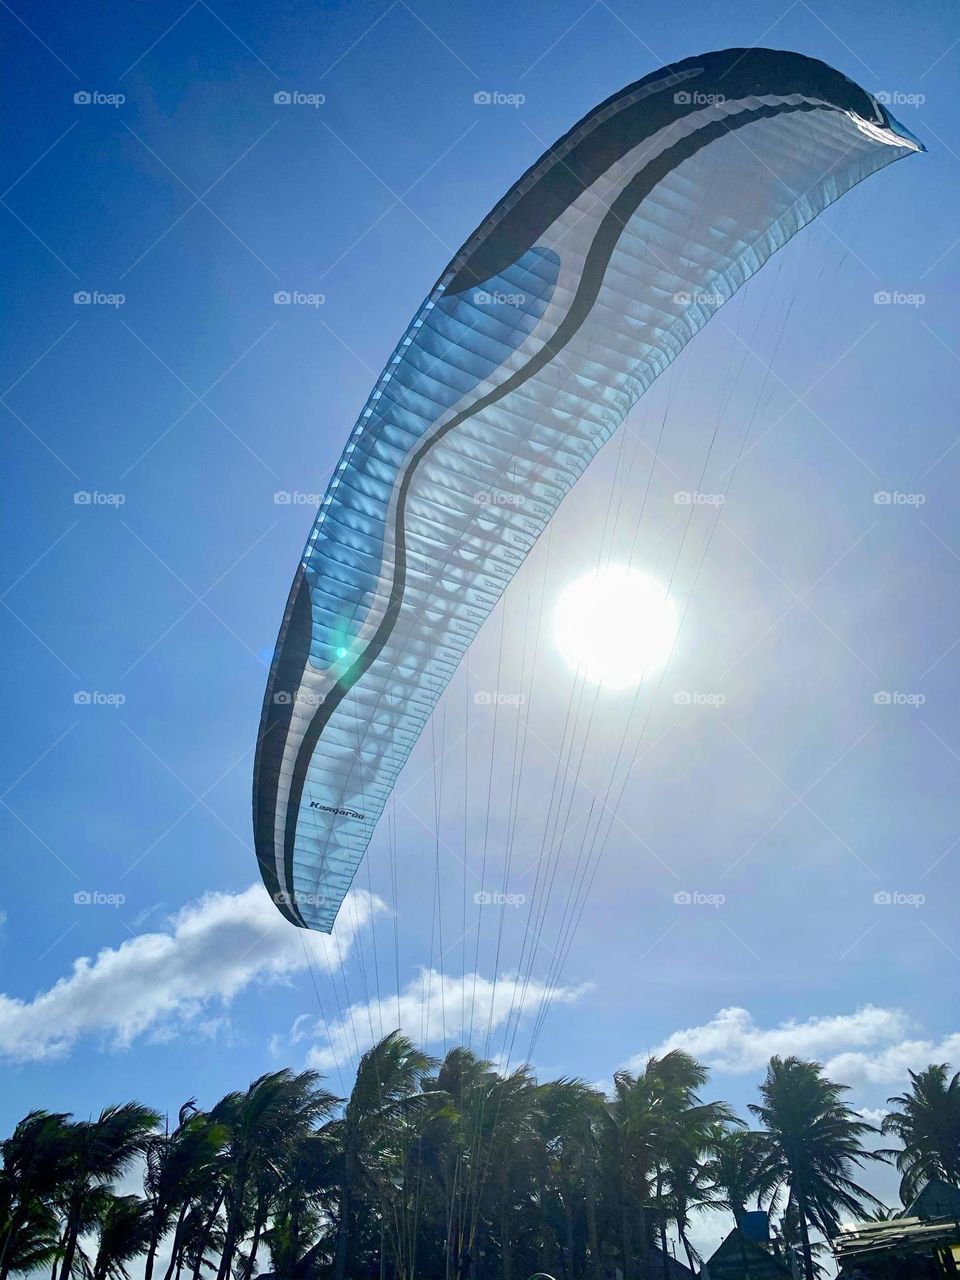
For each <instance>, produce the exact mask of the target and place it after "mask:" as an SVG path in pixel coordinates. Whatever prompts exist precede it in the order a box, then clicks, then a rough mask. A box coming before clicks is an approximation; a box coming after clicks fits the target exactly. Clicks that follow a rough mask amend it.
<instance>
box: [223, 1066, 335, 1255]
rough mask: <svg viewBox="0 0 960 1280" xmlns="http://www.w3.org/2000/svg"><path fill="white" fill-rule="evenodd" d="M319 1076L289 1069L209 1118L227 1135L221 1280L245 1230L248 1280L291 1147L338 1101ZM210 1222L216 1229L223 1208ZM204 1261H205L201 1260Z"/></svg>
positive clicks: (231, 1097) (226, 1101) (230, 1097)
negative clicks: (249, 1233)
mask: <svg viewBox="0 0 960 1280" xmlns="http://www.w3.org/2000/svg"><path fill="white" fill-rule="evenodd" d="M319 1080H320V1077H319V1076H318V1074H317V1073H316V1072H315V1071H303V1072H301V1073H300V1074H299V1075H295V1074H294V1073H293V1072H292V1071H290V1070H289V1069H284V1070H282V1071H274V1072H271V1073H270V1074H268V1075H263V1076H260V1077H259V1079H257V1080H254V1082H253V1084H251V1085H250V1087H249V1089H247V1091H246V1093H231V1094H227V1096H226V1097H225V1098H223V1099H221V1101H220V1102H218V1103H217V1105H216V1106H215V1107H214V1108H213V1110H212V1111H211V1112H210V1119H211V1120H212V1121H213V1123H214V1124H215V1125H222V1126H223V1128H224V1130H225V1131H226V1135H227V1136H226V1141H225V1143H224V1146H223V1151H222V1156H221V1163H222V1168H223V1184H222V1204H223V1209H224V1213H225V1224H224V1241H223V1249H222V1253H221V1257H220V1266H219V1269H218V1272H217V1280H228V1277H229V1276H230V1275H231V1271H232V1268H233V1263H234V1258H235V1256H236V1253H237V1250H238V1248H239V1246H240V1243H241V1241H242V1240H243V1238H244V1236H245V1234H246V1230H247V1228H250V1229H251V1231H252V1240H251V1245H250V1250H249V1253H248V1254H247V1256H246V1257H245V1259H244V1262H243V1267H242V1271H241V1275H242V1276H243V1277H244V1280H249V1276H251V1275H252V1273H253V1269H254V1266H255V1265H256V1257H257V1251H258V1248H259V1244H260V1239H261V1236H262V1234H263V1229H264V1227H265V1226H266V1224H267V1220H268V1218H269V1213H270V1202H271V1197H272V1195H273V1193H274V1192H275V1190H276V1187H277V1185H278V1181H279V1180H280V1179H281V1178H282V1175H283V1170H284V1168H285V1166H286V1163H287V1161H288V1159H289V1156H290V1151H291V1148H292V1147H293V1146H295V1145H296V1143H297V1142H298V1141H299V1140H300V1139H301V1138H303V1137H305V1136H306V1135H307V1134H308V1133H310V1132H312V1131H313V1129H314V1126H315V1125H316V1123H317V1122H318V1121H319V1120H321V1119H323V1118H324V1117H326V1116H328V1115H329V1114H330V1113H331V1112H332V1110H333V1108H334V1106H335V1105H336V1102H337V1099H336V1098H335V1097H334V1096H333V1094H330V1093H327V1092H326V1090H323V1089H321V1088H320V1087H319ZM214 1203H215V1205H216V1208H215V1210H214V1212H213V1213H212V1215H211V1217H210V1220H209V1221H210V1226H211V1228H212V1226H213V1223H214V1221H215V1219H216V1216H217V1213H218V1212H219V1204H217V1202H216V1199H215V1202H214ZM200 1260H201V1261H202V1255H201V1259H200Z"/></svg>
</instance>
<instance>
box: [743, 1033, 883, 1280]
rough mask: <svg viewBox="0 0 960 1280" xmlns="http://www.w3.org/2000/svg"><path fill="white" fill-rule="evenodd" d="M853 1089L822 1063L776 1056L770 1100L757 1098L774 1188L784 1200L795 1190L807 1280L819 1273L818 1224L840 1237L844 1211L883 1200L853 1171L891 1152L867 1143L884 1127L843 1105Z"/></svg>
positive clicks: (767, 1087) (765, 1092)
mask: <svg viewBox="0 0 960 1280" xmlns="http://www.w3.org/2000/svg"><path fill="white" fill-rule="evenodd" d="M846 1092H847V1086H846V1085H840V1084H835V1083H834V1082H833V1081H832V1080H828V1079H827V1078H826V1077H825V1076H824V1074H823V1068H822V1067H821V1066H820V1065H819V1064H818V1063H816V1062H801V1061H800V1059H799V1058H794V1057H790V1058H779V1057H774V1058H771V1059H770V1064H769V1066H768V1068H767V1076H766V1079H765V1080H764V1081H763V1083H762V1084H761V1086H760V1096H761V1099H762V1101H761V1102H760V1104H755V1103H751V1104H750V1110H751V1111H752V1112H753V1114H754V1115H755V1116H756V1117H757V1119H758V1120H759V1121H760V1123H761V1125H762V1126H763V1130H764V1133H765V1135H766V1139H767V1142H768V1147H767V1153H766V1159H765V1162H764V1168H763V1176H764V1178H765V1179H766V1180H767V1184H768V1186H769V1188H770V1192H769V1194H770V1196H771V1198H772V1199H773V1200H776V1199H777V1197H778V1196H779V1195H780V1193H781V1192H783V1191H785V1190H787V1189H789V1197H788V1213H789V1210H790V1206H791V1204H792V1205H795V1207H796V1213H797V1225H798V1227H799V1235H800V1243H801V1246H802V1250H803V1265H804V1272H805V1275H806V1280H814V1276H815V1272H814V1260H813V1250H812V1248H811V1244H810V1228H811V1226H812V1227H815V1228H816V1229H817V1230H818V1231H821V1232H822V1233H823V1234H824V1235H825V1236H827V1237H828V1238H829V1237H831V1236H835V1235H836V1234H837V1233H838V1231H839V1229H840V1223H839V1219H838V1216H837V1214H838V1210H840V1209H846V1210H847V1211H848V1212H850V1213H852V1214H854V1215H857V1214H860V1215H862V1213H863V1210H864V1206H865V1205H868V1204H878V1203H879V1201H878V1200H877V1198H876V1197H875V1196H873V1195H871V1194H870V1192H869V1191H866V1190H865V1189H864V1188H863V1187H861V1186H858V1185H857V1183H855V1182H853V1181H852V1180H851V1177H850V1174H851V1173H852V1172H853V1171H854V1169H856V1168H858V1167H859V1166H860V1165H862V1164H863V1163H864V1162H865V1161H867V1160H879V1159H883V1155H882V1153H881V1152H878V1151H867V1150H865V1149H864V1146H863V1142H862V1139H863V1138H864V1137H866V1136H867V1135H868V1134H872V1133H877V1132H878V1130H877V1129H875V1128H874V1127H873V1125H870V1124H868V1123H867V1122H866V1121H865V1120H863V1119H861V1117H860V1116H858V1115H857V1114H856V1112H854V1111H852V1110H851V1109H850V1108H849V1107H848V1106H846V1105H845V1104H844V1103H843V1101H842V1097H843V1095H844V1093H846Z"/></svg>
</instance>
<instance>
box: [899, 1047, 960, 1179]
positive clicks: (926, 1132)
mask: <svg viewBox="0 0 960 1280" xmlns="http://www.w3.org/2000/svg"><path fill="white" fill-rule="evenodd" d="M949 1073H950V1068H949V1067H948V1065H947V1064H946V1063H945V1062H941V1063H939V1064H933V1063H931V1064H930V1066H929V1067H926V1068H925V1069H924V1070H923V1071H911V1072H910V1089H909V1091H908V1092H907V1093H902V1094H897V1095H896V1096H895V1097H892V1098H888V1099H887V1101H888V1102H890V1103H893V1104H894V1105H895V1106H896V1110H895V1111H891V1112H890V1113H889V1115H886V1116H885V1117H884V1119H883V1123H882V1125H881V1132H882V1133H884V1134H893V1136H894V1137H896V1138H898V1139H899V1141H900V1142H901V1143H902V1150H900V1151H890V1152H888V1154H889V1155H892V1156H894V1158H895V1160H896V1165H897V1168H898V1169H899V1170H900V1173H901V1174H902V1181H901V1183H900V1199H901V1200H902V1202H903V1203H904V1204H909V1203H910V1201H911V1200H912V1199H913V1198H914V1196H916V1194H917V1192H918V1191H920V1189H921V1188H922V1186H923V1184H924V1183H926V1182H929V1181H930V1179H931V1178H939V1179H941V1180H942V1181H943V1182H949V1183H951V1184H952V1185H953V1186H955V1187H956V1186H960V1072H957V1073H956V1074H954V1075H953V1076H950V1074H949Z"/></svg>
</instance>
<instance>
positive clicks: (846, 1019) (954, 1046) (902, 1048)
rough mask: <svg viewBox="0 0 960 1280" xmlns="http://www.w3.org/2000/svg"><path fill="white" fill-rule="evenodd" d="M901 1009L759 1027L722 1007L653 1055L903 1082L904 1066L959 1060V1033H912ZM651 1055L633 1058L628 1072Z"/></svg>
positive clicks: (719, 1066)
mask: <svg viewBox="0 0 960 1280" xmlns="http://www.w3.org/2000/svg"><path fill="white" fill-rule="evenodd" d="M913 1030H914V1028H913V1027H912V1026H911V1022H910V1019H909V1018H908V1017H907V1015H906V1014H905V1013H904V1012H903V1010H902V1009H882V1008H879V1007H877V1006H876V1005H864V1007H863V1008H862V1009H858V1010H857V1011H856V1012H855V1013H847V1014H837V1015H834V1016H830V1017H820V1018H807V1019H806V1020H805V1021H798V1020H796V1019H789V1020H787V1021H785V1022H781V1023H778V1024H777V1025H776V1026H773V1027H761V1026H759V1025H758V1024H757V1022H756V1020H755V1019H754V1018H753V1016H752V1015H751V1014H750V1013H749V1012H748V1011H747V1010H746V1009H739V1008H729V1009H721V1010H720V1012H719V1013H718V1014H717V1015H716V1017H714V1018H711V1020H710V1021H709V1022H705V1023H703V1024H702V1025H701V1026H698V1027H688V1028H686V1029H685V1030H683V1031H675V1032H674V1033H673V1035H671V1036H669V1037H668V1038H667V1039H666V1040H664V1042H663V1043H662V1044H661V1045H659V1046H658V1048H657V1049H655V1050H654V1053H655V1054H657V1055H660V1054H664V1053H667V1052H669V1051H670V1050H671V1049H685V1050H686V1051H687V1052H688V1053H691V1054H693V1056H694V1057H695V1058H699V1059H700V1060H701V1061H702V1062H704V1063H705V1064H706V1065H707V1066H709V1067H713V1068H714V1069H716V1070H717V1071H725V1072H728V1073H730V1074H731V1075H744V1074H749V1073H754V1072H759V1071H762V1070H763V1069H764V1068H765V1067H766V1065H767V1062H768V1061H769V1059H770V1058H771V1057H772V1056H773V1055H774V1054H779V1055H780V1056H781V1057H786V1056H788V1055H790V1054H793V1055H795V1056H796V1057H798V1058H804V1059H807V1060H812V1061H815V1062H821V1063H823V1065H824V1068H825V1069H826V1072H827V1074H828V1075H829V1076H831V1077H832V1078H833V1079H834V1080H838V1081H840V1082H841V1083H844V1084H850V1085H888V1084H895V1085H904V1084H905V1082H906V1076H907V1071H908V1069H912V1070H914V1071H916V1070H919V1069H922V1068H923V1067H925V1066H926V1065H927V1064H928V1063H930V1062H953V1063H956V1064H958V1065H960V1032H953V1033H951V1034H948V1035H946V1036H943V1037H940V1038H939V1039H932V1038H922V1039H921V1038H912V1037H910V1036H909V1035H908V1032H910V1031H913ZM648 1056H649V1055H647V1054H642V1055H637V1056H636V1057H634V1058H632V1059H631V1060H630V1062H629V1063H628V1064H627V1066H628V1068H629V1069H631V1070H637V1069H639V1068H641V1067H642V1066H643V1064H644V1063H645V1062H646V1060H647V1057H648Z"/></svg>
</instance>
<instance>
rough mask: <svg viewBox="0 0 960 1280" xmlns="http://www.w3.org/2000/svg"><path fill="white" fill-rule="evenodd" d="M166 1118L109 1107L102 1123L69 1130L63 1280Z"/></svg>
mask: <svg viewBox="0 0 960 1280" xmlns="http://www.w3.org/2000/svg"><path fill="white" fill-rule="evenodd" d="M159 1121H160V1117H159V1115H158V1114H157V1112H156V1111H151V1110H150V1108H149V1107H144V1106H141V1105H140V1103H138V1102H125V1103H123V1104H122V1105H120V1106H114V1107H107V1108H106V1109H105V1110H104V1111H102V1112H101V1113H100V1116H99V1118H98V1119H96V1120H82V1121H78V1122H73V1123H71V1124H69V1125H68V1128H67V1138H68V1141H67V1151H66V1153H65V1158H64V1161H63V1163H62V1169H63V1178H62V1181H61V1183H60V1185H59V1187H58V1189H57V1193H56V1200H57V1204H58V1206H59V1208H60V1212H61V1214H62V1217H63V1236H62V1239H61V1247H62V1250H63V1257H62V1262H61V1265H60V1280H69V1277H70V1274H71V1272H72V1270H73V1265H74V1260H75V1258H76V1254H77V1245H78V1242H79V1239H80V1235H81V1232H84V1231H87V1230H89V1229H90V1228H91V1227H92V1226H93V1225H94V1224H95V1222H96V1220H97V1209H98V1198H99V1197H100V1196H101V1195H102V1193H103V1191H104V1188H108V1187H109V1186H110V1184H111V1183H112V1182H113V1181H114V1179H116V1178H118V1177H120V1175H121V1174H122V1173H123V1172H124V1171H125V1170H126V1168H127V1167H128V1165H129V1164H130V1162H131V1161H132V1160H133V1158H134V1157H135V1156H136V1155H138V1154H140V1153H141V1152H142V1151H143V1150H144V1149H145V1148H146V1145H147V1142H148V1141H149V1139H150V1136H151V1134H152V1132H153V1130H154V1129H155V1128H156V1127H157V1125H158V1123H159Z"/></svg>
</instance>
